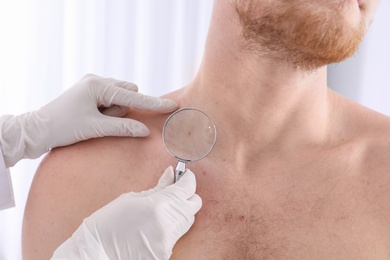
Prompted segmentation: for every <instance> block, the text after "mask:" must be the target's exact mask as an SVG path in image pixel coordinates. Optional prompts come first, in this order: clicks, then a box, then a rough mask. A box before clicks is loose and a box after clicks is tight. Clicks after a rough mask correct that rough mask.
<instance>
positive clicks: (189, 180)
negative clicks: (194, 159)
mask: <svg viewBox="0 0 390 260" xmlns="http://www.w3.org/2000/svg"><path fill="white" fill-rule="evenodd" d="M195 190H196V178H195V174H194V173H193V172H192V171H191V170H189V169H187V170H186V172H185V174H184V175H183V176H182V177H181V178H180V180H178V181H177V182H176V183H174V184H172V185H170V186H168V187H166V188H165V189H164V191H165V192H167V193H170V194H174V195H176V196H177V197H179V198H181V199H185V200H187V199H189V198H190V197H192V196H193V195H194V194H195Z"/></svg>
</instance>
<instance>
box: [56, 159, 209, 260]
mask: <svg viewBox="0 0 390 260" xmlns="http://www.w3.org/2000/svg"><path fill="white" fill-rule="evenodd" d="M173 179H174V174H173V169H172V166H170V167H168V168H167V169H166V170H165V172H164V174H163V175H162V176H161V178H160V180H159V182H158V184H157V186H156V187H154V188H153V189H150V190H148V191H144V192H140V193H134V192H131V193H127V194H123V195H121V196H120V197H118V198H117V199H115V200H114V201H112V202H110V203H109V204H107V205H106V206H104V207H102V208H101V209H99V210H98V211H96V212H95V213H93V214H92V215H91V216H90V217H88V218H86V219H84V221H83V223H82V224H81V226H80V227H79V228H78V229H77V230H76V232H75V233H74V234H73V235H72V237H71V238H69V239H68V240H66V241H65V242H64V243H63V244H62V245H61V246H60V247H59V248H57V250H56V251H55V252H54V255H53V257H52V259H56V260H58V259H94V260H97V259H110V260H113V259H132V260H134V259H158V260H164V259H169V257H170V255H171V253H172V249H173V246H174V245H175V243H176V242H177V240H178V239H179V238H180V237H181V236H183V235H184V234H185V233H186V232H187V231H188V230H189V229H190V227H191V226H192V224H193V223H194V220H195V216H194V215H195V214H196V213H197V212H198V211H199V209H200V208H201V206H202V200H201V199H200V197H199V196H198V195H197V194H195V189H196V180H195V175H194V173H193V172H191V171H190V170H187V172H186V174H184V175H183V177H182V178H181V179H180V180H179V181H177V182H176V183H174V184H173Z"/></svg>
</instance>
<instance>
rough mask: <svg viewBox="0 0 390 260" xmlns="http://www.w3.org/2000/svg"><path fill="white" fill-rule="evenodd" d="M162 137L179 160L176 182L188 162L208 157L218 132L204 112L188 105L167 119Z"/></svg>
mask: <svg viewBox="0 0 390 260" xmlns="http://www.w3.org/2000/svg"><path fill="white" fill-rule="evenodd" d="M162 137H163V141H164V145H165V148H166V149H167V150H168V152H169V153H170V154H171V155H172V156H173V157H174V158H175V159H176V160H178V164H177V166H176V170H175V182H176V181H178V180H179V179H180V177H181V176H183V174H184V173H185V171H186V163H189V162H194V161H198V160H200V159H202V158H204V157H206V156H207V155H208V154H209V153H210V152H211V150H212V149H213V147H214V145H215V141H216V139H217V132H216V129H215V125H214V123H213V121H212V120H211V118H210V117H209V116H208V115H206V114H205V113H204V112H202V111H200V110H198V109H195V108H191V107H186V108H182V109H179V110H177V111H175V112H174V113H173V114H171V115H170V116H169V117H168V119H167V120H166V121H165V124H164V127H163V132H162Z"/></svg>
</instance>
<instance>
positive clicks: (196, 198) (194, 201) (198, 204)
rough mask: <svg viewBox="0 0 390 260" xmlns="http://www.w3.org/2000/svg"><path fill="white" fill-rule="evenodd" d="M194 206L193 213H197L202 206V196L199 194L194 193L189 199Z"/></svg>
mask: <svg viewBox="0 0 390 260" xmlns="http://www.w3.org/2000/svg"><path fill="white" fill-rule="evenodd" d="M187 201H188V202H189V203H190V205H191V206H192V209H193V210H194V211H193V214H196V213H197V212H198V211H199V210H200V209H201V208H202V198H201V197H200V196H199V195H198V194H194V196H192V197H191V198H189V199H188V200H187Z"/></svg>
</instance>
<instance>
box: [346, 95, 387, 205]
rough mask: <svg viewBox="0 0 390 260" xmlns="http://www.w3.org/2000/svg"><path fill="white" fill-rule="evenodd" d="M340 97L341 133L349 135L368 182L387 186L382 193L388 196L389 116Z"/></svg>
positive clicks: (358, 163)
mask: <svg viewBox="0 0 390 260" xmlns="http://www.w3.org/2000/svg"><path fill="white" fill-rule="evenodd" d="M341 100H342V101H341V103H342V105H341V107H340V109H341V110H342V111H343V115H342V116H341V117H340V119H341V121H343V123H342V125H343V127H344V132H345V136H351V140H352V143H354V144H355V145H354V146H353V147H354V149H355V150H356V151H357V152H355V154H358V155H359V156H358V157H357V158H358V159H357V160H356V165H358V167H359V169H361V171H362V172H363V174H364V175H365V176H367V178H370V181H371V182H376V183H377V184H378V185H379V186H381V187H384V188H385V189H388V192H386V194H389V195H390V117H389V116H387V115H384V114H382V113H379V112H377V111H374V110H372V109H370V108H367V107H364V106H362V105H360V104H357V103H355V102H352V101H350V100H347V99H344V98H341ZM340 119H339V120H340ZM340 124H341V123H340ZM352 152H354V151H352ZM388 199H390V196H389V197H388ZM389 210H390V209H389ZM389 213H390V211H389Z"/></svg>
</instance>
